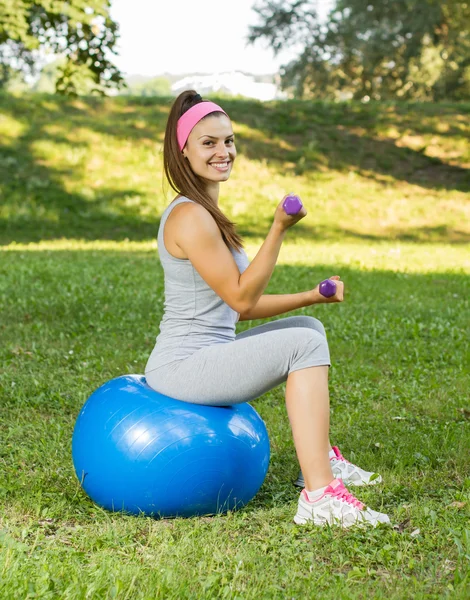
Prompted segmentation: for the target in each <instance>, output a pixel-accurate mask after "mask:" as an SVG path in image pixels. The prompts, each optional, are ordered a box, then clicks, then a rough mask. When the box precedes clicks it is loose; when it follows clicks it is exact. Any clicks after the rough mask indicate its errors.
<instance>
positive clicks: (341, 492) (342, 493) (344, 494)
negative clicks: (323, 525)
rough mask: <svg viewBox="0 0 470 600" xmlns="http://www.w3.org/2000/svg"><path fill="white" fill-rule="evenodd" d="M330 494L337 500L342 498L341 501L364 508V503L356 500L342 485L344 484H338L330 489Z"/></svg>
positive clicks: (360, 508)
mask: <svg viewBox="0 0 470 600" xmlns="http://www.w3.org/2000/svg"><path fill="white" fill-rule="evenodd" d="M331 495H332V496H333V497H334V498H336V499H337V500H342V501H343V502H347V503H348V504H350V505H351V506H354V507H355V508H358V509H359V510H362V509H363V508H364V504H362V502H361V501H360V500H358V499H357V498H356V497H355V496H353V495H352V494H351V492H350V491H349V490H348V489H347V488H346V487H344V484H341V485H339V486H338V487H337V488H336V489H334V490H332V491H331Z"/></svg>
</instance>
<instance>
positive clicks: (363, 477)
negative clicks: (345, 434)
mask: <svg viewBox="0 0 470 600" xmlns="http://www.w3.org/2000/svg"><path fill="white" fill-rule="evenodd" d="M333 452H334V456H332V457H331V458H330V463H331V470H332V471H333V475H334V477H336V479H342V481H343V483H344V484H345V485H354V486H356V487H361V486H363V485H377V483H381V482H382V477H381V475H379V474H378V473H372V472H370V471H364V469H361V468H360V467H358V466H356V465H353V464H352V463H350V462H349V461H348V460H346V459H345V458H344V456H343V455H342V454H341V452H340V451H339V448H338V446H333ZM294 485H296V486H298V487H301V488H303V487H304V486H305V482H304V477H303V475H302V471H300V473H299V476H298V478H297V480H296V481H295V482H294Z"/></svg>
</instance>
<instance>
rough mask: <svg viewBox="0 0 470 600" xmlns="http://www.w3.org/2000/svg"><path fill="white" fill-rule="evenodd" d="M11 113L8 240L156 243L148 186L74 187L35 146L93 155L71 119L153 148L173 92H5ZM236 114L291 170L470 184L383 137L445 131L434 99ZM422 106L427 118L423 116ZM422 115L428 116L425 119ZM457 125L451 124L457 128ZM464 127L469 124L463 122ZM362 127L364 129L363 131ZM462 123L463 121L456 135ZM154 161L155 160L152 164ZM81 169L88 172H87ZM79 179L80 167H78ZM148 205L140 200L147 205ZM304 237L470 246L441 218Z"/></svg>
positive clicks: (253, 105) (257, 230)
mask: <svg viewBox="0 0 470 600" xmlns="http://www.w3.org/2000/svg"><path fill="white" fill-rule="evenodd" d="M0 101H1V102H2V110H3V112H4V114H5V115H9V116H10V117H11V118H13V119H18V120H20V121H21V123H22V125H23V126H24V131H23V132H22V133H21V134H20V135H18V136H17V137H16V138H14V139H12V140H11V141H10V142H7V143H5V144H4V145H3V147H2V148H1V149H0V177H1V180H2V184H1V185H2V188H1V191H2V196H3V199H4V200H3V202H4V204H5V205H6V206H8V209H9V210H8V212H7V217H6V218H5V219H3V220H0V244H8V243H11V242H12V241H16V242H23V243H27V242H35V241H39V240H44V239H56V238H62V237H65V238H84V239H88V240H93V239H113V240H122V239H126V238H128V239H130V240H136V241H137V240H148V239H154V238H155V237H156V235H157V230H158V225H159V216H158V215H155V216H151V215H150V216H143V215H142V214H141V213H140V212H139V208H138V206H137V207H136V206H135V205H134V204H132V203H131V205H130V206H128V205H126V200H127V199H128V198H130V197H138V196H139V195H140V194H142V190H141V189H139V188H138V187H130V188H128V189H124V190H123V189H119V190H117V189H113V187H112V186H107V187H106V188H103V187H102V186H99V187H96V189H95V188H93V184H92V188H91V189H87V190H85V191H84V192H83V193H79V192H76V191H75V192H71V191H70V190H67V189H66V187H65V184H64V177H65V176H67V177H69V178H73V177H74V172H73V169H71V168H68V169H67V170H61V169H60V168H58V167H57V166H51V164H48V162H47V160H43V159H39V158H38V157H37V154H36V153H35V150H34V146H35V145H36V144H37V143H38V142H40V141H47V143H51V144H55V145H59V144H67V145H68V146H69V147H72V148H73V149H74V150H77V149H78V150H80V149H81V150H82V151H86V152H93V142H92V141H90V142H89V143H87V142H83V141H81V142H80V141H79V142H71V141H70V140H69V139H67V138H66V137H64V136H63V135H60V134H57V133H54V125H55V126H58V125H63V122H64V120H66V122H67V124H68V126H69V129H70V131H71V132H73V131H74V130H75V129H77V130H79V129H80V128H85V129H89V130H90V131H93V132H94V133H97V134H99V135H101V136H106V137H111V138H113V139H116V140H117V141H118V143H120V142H122V143H123V144H124V143H126V142H127V141H128V140H133V141H134V140H138V141H139V143H142V144H147V145H149V146H153V145H154V144H155V141H156V140H161V139H162V136H163V131H164V127H165V122H166V118H167V114H168V111H169V106H170V104H171V100H170V99H161V98H133V99H132V100H131V101H130V100H129V99H128V98H125V97H122V98H119V97H118V98H113V99H100V98H93V97H91V98H87V99H86V100H81V99H76V100H70V99H64V98H60V97H56V96H36V97H26V96H25V97H19V98H13V97H10V96H7V95H2V96H0ZM220 102H221V103H222V104H223V105H224V106H225V107H226V108H227V110H228V111H229V112H230V113H231V115H232V117H233V119H234V121H235V122H236V123H237V124H239V125H240V126H242V131H241V132H240V133H239V134H237V144H238V148H239V151H240V152H241V153H243V154H245V155H246V156H247V157H248V158H250V159H253V160H260V159H265V160H267V161H270V162H271V163H275V164H277V165H278V166H279V168H280V169H282V170H283V171H284V172H291V173H293V174H295V173H297V174H302V175H303V176H307V177H309V176H312V177H315V174H316V172H317V171H318V170H319V169H322V170H323V171H324V170H326V169H334V170H340V171H349V170H353V171H355V172H357V173H359V174H360V175H361V176H364V177H369V178H373V179H375V180H376V181H378V182H379V183H381V182H382V183H383V181H382V179H383V177H384V176H388V177H392V178H394V179H397V180H401V181H406V182H407V183H412V184H415V185H419V186H421V187H427V188H431V189H445V190H454V189H455V190H460V191H466V190H469V189H470V176H469V170H468V169H466V168H463V167H460V166H455V165H451V164H448V163H445V162H443V161H441V160H440V159H438V158H432V157H429V156H426V155H424V154H423V150H422V149H421V151H417V150H412V149H410V148H406V147H399V146H397V145H396V143H395V142H394V141H393V140H390V139H378V138H377V137H374V136H377V134H378V133H379V132H380V130H381V128H383V127H384V126H385V125H387V126H392V125H394V126H397V127H403V128H404V129H407V128H408V129H410V128H412V127H413V126H414V127H415V128H416V129H417V130H419V132H420V133H435V134H436V135H441V133H440V131H439V129H438V123H439V122H437V123H436V124H434V125H433V124H432V121H431V120H430V119H431V118H432V117H434V118H435V117H436V116H438V115H440V114H441V113H440V110H441V109H440V107H439V106H434V105H426V106H425V107H424V108H423V106H422V105H387V104H384V105H380V104H377V105H371V106H364V105H361V104H329V103H323V102H315V103H309V102H295V101H292V102H288V103H285V102H272V103H266V104H262V103H260V102H256V101H249V100H246V101H240V100H237V101H233V100H226V99H223V100H220ZM442 110H443V111H444V113H445V114H446V115H448V116H449V119H450V116H451V115H455V113H456V112H462V113H465V112H466V110H467V107H466V105H455V106H447V107H446V106H444V108H443V109H442ZM422 111H424V114H425V115H427V116H426V117H423V116H422ZM420 118H423V119H424V118H426V119H427V120H426V124H425V126H420ZM450 127H451V126H450V125H449V128H450ZM462 127H463V126H462ZM355 128H356V129H357V128H362V131H361V133H355V131H354V130H355ZM450 131H451V132H453V133H454V134H455V135H457V133H460V134H462V135H463V133H462V130H461V129H460V128H458V127H456V126H453V127H452V128H451V129H449V130H446V132H445V133H446V134H447V135H451V133H450ZM142 168H147V167H142ZM79 175H80V173H78V176H79ZM75 176H76V177H77V174H75ZM137 204H138V203H137ZM269 226H270V218H268V217H267V218H260V219H259V220H258V222H257V223H256V225H254V224H253V222H252V221H250V220H249V219H248V217H246V218H243V217H242V218H241V220H240V223H239V229H240V232H241V234H242V235H243V236H244V237H247V238H249V237H259V236H260V235H262V234H263V230H264V231H265V232H266V231H267V230H268V229H269ZM296 236H297V237H298V238H299V239H310V238H313V237H314V238H315V239H320V240H321V239H324V240H328V239H338V238H339V237H348V238H352V239H354V238H358V239H371V240H390V239H395V240H406V241H415V242H423V241H425V242H444V241H445V242H450V243H466V242H468V241H470V234H469V233H468V232H465V231H461V230H458V229H456V228H454V229H453V228H451V227H447V226H446V225H439V226H436V227H434V228H427V227H423V228H418V227H417V228H415V229H407V230H406V231H403V230H401V229H396V230H391V231H390V233H389V234H387V235H383V234H382V235H377V236H374V235H364V234H362V233H361V232H358V231H355V230H349V229H347V228H343V227H337V228H334V227H328V228H325V227H314V226H308V225H305V224H299V225H298V226H297V228H296Z"/></svg>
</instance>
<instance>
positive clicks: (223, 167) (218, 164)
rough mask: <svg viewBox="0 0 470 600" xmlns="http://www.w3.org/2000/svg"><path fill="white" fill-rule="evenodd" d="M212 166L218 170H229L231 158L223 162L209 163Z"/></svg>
mask: <svg viewBox="0 0 470 600" xmlns="http://www.w3.org/2000/svg"><path fill="white" fill-rule="evenodd" d="M209 164H210V166H211V167H214V169H217V171H227V170H228V168H229V165H230V161H229V160H224V161H223V162H213V163H209Z"/></svg>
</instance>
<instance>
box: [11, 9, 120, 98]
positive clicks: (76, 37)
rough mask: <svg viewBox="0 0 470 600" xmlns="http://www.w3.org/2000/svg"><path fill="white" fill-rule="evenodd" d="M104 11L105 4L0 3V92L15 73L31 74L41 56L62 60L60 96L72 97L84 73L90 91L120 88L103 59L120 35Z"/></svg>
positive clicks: (115, 71)
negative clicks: (57, 55) (91, 85)
mask: <svg viewBox="0 0 470 600" xmlns="http://www.w3.org/2000/svg"><path fill="white" fill-rule="evenodd" d="M109 8H110V0H68V1H65V0H35V1H33V0H0V87H3V86H5V85H6V83H7V82H8V80H9V79H10V78H11V77H12V75H13V74H14V73H15V72H18V71H21V72H23V73H24V74H31V75H34V74H36V72H37V67H38V65H39V63H40V62H41V52H52V53H54V54H60V55H63V56H65V61H64V62H63V64H62V66H61V68H60V71H59V75H58V78H57V81H56V91H57V92H59V93H64V94H76V93H77V80H79V79H80V78H83V72H84V70H86V71H87V74H88V76H89V77H90V79H91V80H92V81H93V83H94V88H93V91H96V92H99V93H103V92H104V90H105V89H106V88H110V87H116V86H117V87H118V86H120V85H121V84H122V82H123V78H122V76H121V73H120V72H119V69H117V67H116V66H115V65H114V64H113V63H112V62H111V61H110V59H109V58H108V57H109V55H110V54H115V45H116V42H117V39H118V35H119V33H118V25H117V24H116V23H115V22H114V21H113V20H112V19H111V17H110V15H109Z"/></svg>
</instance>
